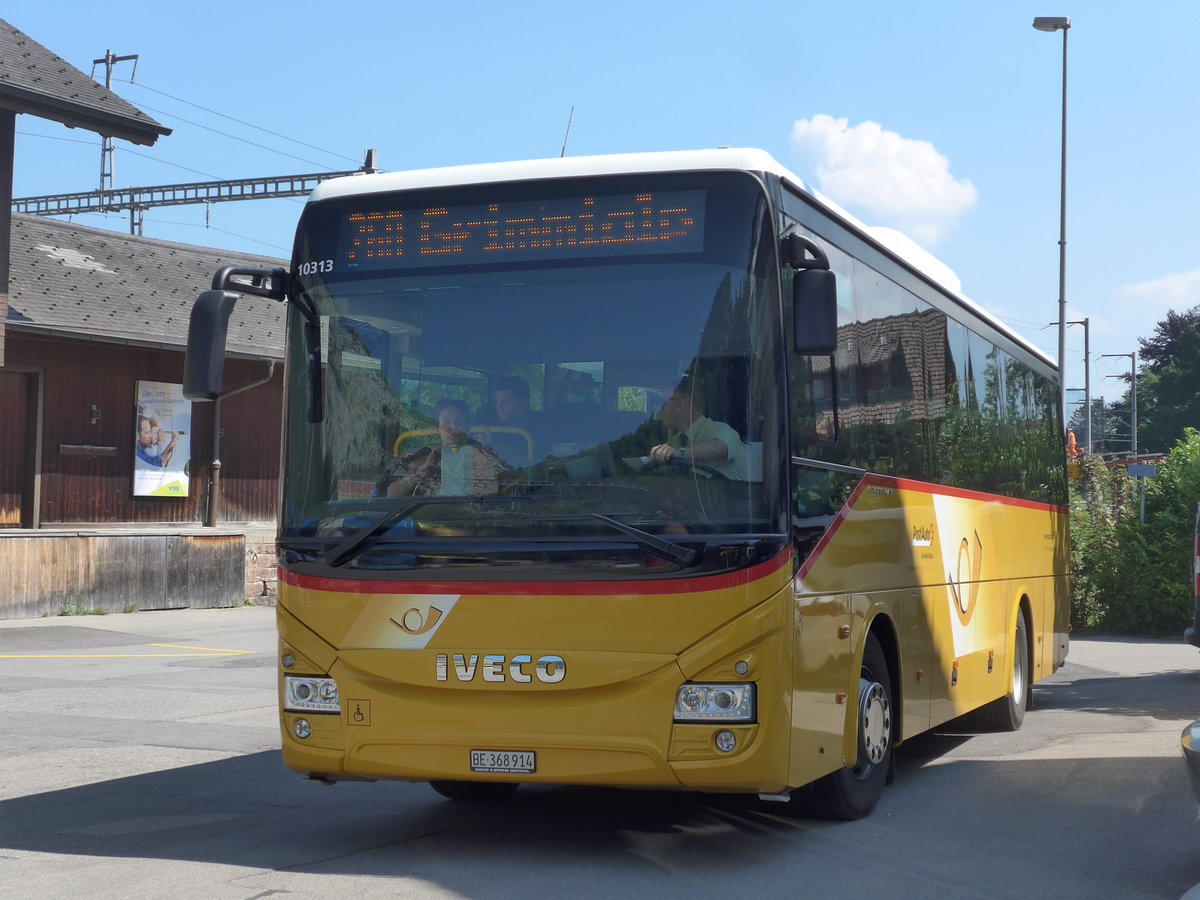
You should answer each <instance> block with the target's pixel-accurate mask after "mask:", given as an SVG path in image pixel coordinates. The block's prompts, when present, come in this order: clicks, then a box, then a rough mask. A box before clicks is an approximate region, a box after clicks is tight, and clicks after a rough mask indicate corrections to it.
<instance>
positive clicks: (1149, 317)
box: [1091, 269, 1200, 349]
mask: <svg viewBox="0 0 1200 900" xmlns="http://www.w3.org/2000/svg"><path fill="white" fill-rule="evenodd" d="M1193 306H1200V269H1192V270H1191V271H1190V272H1172V273H1171V274H1169V275H1163V276H1162V277H1161V278H1153V279H1151V280H1149V281H1139V282H1135V283H1133V284H1123V285H1120V286H1119V287H1116V288H1113V303H1111V304H1110V305H1109V306H1108V309H1107V310H1106V311H1105V314H1103V315H1101V316H1095V315H1093V317H1092V320H1091V321H1092V323H1093V326H1094V327H1095V328H1096V329H1097V330H1098V331H1100V332H1104V333H1108V334H1116V335H1122V336H1124V337H1126V338H1128V337H1129V336H1130V335H1136V336H1137V337H1145V338H1148V337H1150V336H1151V335H1152V334H1154V328H1155V326H1156V325H1158V323H1159V322H1162V321H1164V320H1165V319H1166V318H1167V313H1168V312H1171V311H1172V310H1174V311H1175V312H1177V313H1183V312H1187V311H1188V310H1189V309H1191V308H1192V307H1193ZM1129 349H1135V348H1133V347H1131V348H1129Z"/></svg>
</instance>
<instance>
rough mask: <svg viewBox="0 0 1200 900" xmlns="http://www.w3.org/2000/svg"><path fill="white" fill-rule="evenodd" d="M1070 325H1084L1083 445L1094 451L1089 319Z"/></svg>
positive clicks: (1069, 323)
mask: <svg viewBox="0 0 1200 900" xmlns="http://www.w3.org/2000/svg"><path fill="white" fill-rule="evenodd" d="M1067 324H1068V325H1082V326H1083V410H1084V418H1083V445H1084V446H1085V447H1087V451H1088V453H1091V452H1092V367H1091V358H1090V357H1089V356H1088V320H1087V319H1086V318H1084V319H1081V320H1080V321H1078V322H1068V323H1067Z"/></svg>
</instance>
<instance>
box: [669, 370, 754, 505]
mask: <svg viewBox="0 0 1200 900" xmlns="http://www.w3.org/2000/svg"><path fill="white" fill-rule="evenodd" d="M694 388H695V384H694V382H692V381H690V380H689V379H686V378H685V379H684V380H683V381H681V382H679V384H678V385H677V386H676V387H675V389H674V390H673V391H672V392H671V396H670V397H668V398H667V399H666V400H665V401H664V402H663V405H662V421H663V424H664V425H666V426H667V428H668V429H670V430H671V431H674V432H675V434H674V435H673V436H672V437H670V438H668V439H667V442H666V443H664V444H658V445H657V446H655V447H651V448H650V458H651V459H653V460H655V461H656V462H660V463H665V462H669V461H670V460H672V459H687V460H690V461H693V462H698V463H704V464H705V465H707V466H711V467H712V468H714V469H716V470H717V471H718V472H720V473H721V474H722V475H724V476H725V477H726V478H729V479H731V480H733V481H744V480H745V479H744V477H743V476H742V475H741V473H739V472H738V470H737V466H736V465H735V463H736V462H737V454H738V449H739V448H740V447H741V446H742V442H741V438H739V437H738V433H737V432H736V431H734V430H733V428H731V427H730V426H729V425H727V424H725V423H724V422H718V421H716V420H715V419H710V418H708V416H706V415H705V414H704V401H703V400H702V399H701V398H700V397H699V396H698V395H697V394H696V393H695V391H694Z"/></svg>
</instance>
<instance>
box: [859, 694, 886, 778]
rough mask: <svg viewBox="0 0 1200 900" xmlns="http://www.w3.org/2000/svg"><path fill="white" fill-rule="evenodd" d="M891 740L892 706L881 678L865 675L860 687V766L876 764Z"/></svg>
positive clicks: (881, 760) (882, 759) (884, 753)
mask: <svg viewBox="0 0 1200 900" xmlns="http://www.w3.org/2000/svg"><path fill="white" fill-rule="evenodd" d="M891 743H892V706H891V702H890V701H889V700H888V696H887V692H886V691H885V690H884V689H883V685H882V684H880V683H879V682H878V681H867V680H866V679H863V680H862V681H860V683H859V691H858V768H863V767H865V766H871V767H874V766H877V765H879V764H880V763H882V762H883V761H884V759H886V758H887V752H888V748H889V747H890V746H891Z"/></svg>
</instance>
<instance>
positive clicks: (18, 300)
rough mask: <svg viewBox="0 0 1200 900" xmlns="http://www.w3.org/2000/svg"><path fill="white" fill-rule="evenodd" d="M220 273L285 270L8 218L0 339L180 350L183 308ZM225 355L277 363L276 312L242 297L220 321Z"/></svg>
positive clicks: (262, 259)
mask: <svg viewBox="0 0 1200 900" xmlns="http://www.w3.org/2000/svg"><path fill="white" fill-rule="evenodd" d="M223 266H266V267H276V266H284V267H286V266H287V261H286V260H280V259H274V258H271V257H267V256H254V255H251V254H248V253H234V252H232V251H228V250H214V249H212V248H211V247H196V246H192V245H191V244H176V243H173V242H170V241H159V240H154V239H152V238H144V237H135V236H133V235H128V234H121V233H120V232H116V231H107V230H105V229H101V228H88V227H87V226H84V225H74V224H71V223H69V222H62V221H59V220H57V219H49V218H44V217H41V216H26V215H20V214H14V215H13V217H12V263H11V273H10V278H9V282H10V285H9V294H8V317H7V323H8V324H7V327H8V330H9V335H10V337H12V336H15V334H16V333H18V332H20V331H25V332H40V333H50V334H55V335H58V336H64V337H65V336H75V337H86V338H91V339H95V340H103V341H118V342H121V343H129V344H139V345H144V346H162V345H164V344H166V345H173V346H179V347H181V348H182V347H183V345H184V344H186V343H187V330H188V318H189V316H190V314H191V310H192V303H193V301H194V300H195V299H196V296H197V294H199V293H200V292H201V291H206V290H208V289H209V288H210V287H212V277H213V274H214V273H215V272H216V271H217V270H218V269H220V268H222V267H223ZM228 349H229V352H230V354H232V355H237V356H245V357H254V358H262V359H280V358H282V357H283V304H282V303H280V302H278V301H276V300H268V299H266V298H264V297H255V296H251V295H245V296H244V297H243V298H242V299H241V300H239V301H238V304H237V306H236V307H235V308H234V311H233V317H232V318H231V319H230V323H229V343H228Z"/></svg>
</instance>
